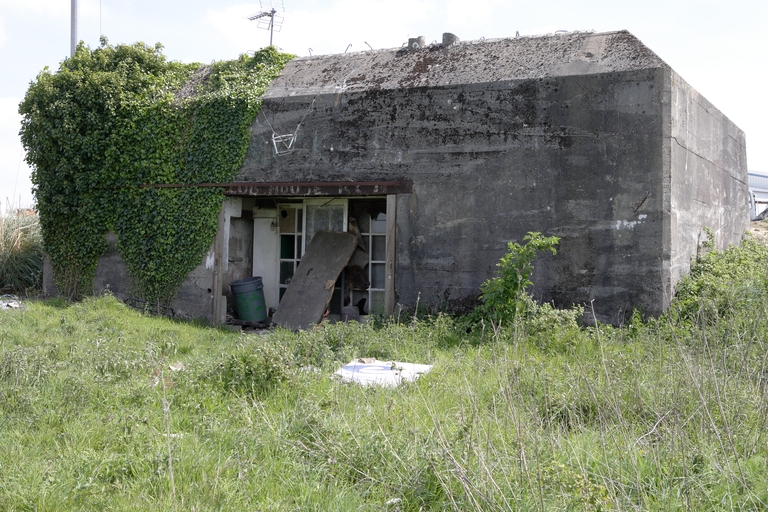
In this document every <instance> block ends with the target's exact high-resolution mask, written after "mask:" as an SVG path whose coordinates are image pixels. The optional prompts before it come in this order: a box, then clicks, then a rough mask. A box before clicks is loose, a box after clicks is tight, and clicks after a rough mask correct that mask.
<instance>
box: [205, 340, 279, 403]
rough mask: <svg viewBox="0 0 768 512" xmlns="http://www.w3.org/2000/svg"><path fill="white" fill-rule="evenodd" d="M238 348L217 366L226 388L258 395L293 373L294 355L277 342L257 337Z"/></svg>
mask: <svg viewBox="0 0 768 512" xmlns="http://www.w3.org/2000/svg"><path fill="white" fill-rule="evenodd" d="M238 348H239V350H237V351H236V352H234V353H232V354H231V355H229V356H228V357H227V358H226V359H225V360H224V362H223V363H222V364H221V365H220V366H219V368H218V372H219V376H220V379H221V382H222V384H223V387H224V389H225V390H229V391H234V392H236V393H242V394H248V395H250V396H252V397H259V396H261V395H263V394H265V393H267V392H268V391H271V390H272V389H274V388H275V387H277V385H278V384H280V383H282V382H287V381H289V380H290V379H291V378H292V377H293V372H294V364H293V357H292V356H291V353H290V352H289V350H288V349H287V347H285V346H283V345H281V344H280V343H271V342H270V341H268V340H264V339H260V338H257V339H256V340H254V341H253V342H251V340H248V341H247V342H246V343H244V344H243V345H241V346H240V347H238Z"/></svg>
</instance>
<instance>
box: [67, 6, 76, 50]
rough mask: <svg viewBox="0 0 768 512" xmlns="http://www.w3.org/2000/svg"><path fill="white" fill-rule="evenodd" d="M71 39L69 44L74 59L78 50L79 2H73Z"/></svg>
mask: <svg viewBox="0 0 768 512" xmlns="http://www.w3.org/2000/svg"><path fill="white" fill-rule="evenodd" d="M70 28H71V38H70V43H69V50H70V57H74V55H75V49H77V0H72V19H71V27H70Z"/></svg>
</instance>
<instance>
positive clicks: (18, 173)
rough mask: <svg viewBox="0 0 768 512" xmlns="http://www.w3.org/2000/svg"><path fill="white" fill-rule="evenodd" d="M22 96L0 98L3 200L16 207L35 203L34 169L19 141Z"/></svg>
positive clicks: (0, 154)
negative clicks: (25, 158)
mask: <svg viewBox="0 0 768 512" xmlns="http://www.w3.org/2000/svg"><path fill="white" fill-rule="evenodd" d="M20 101H21V100H20V99H19V98H0V201H2V205H3V208H4V207H5V205H6V203H7V202H11V203H12V205H13V206H30V205H32V202H33V200H32V190H31V189H32V182H31V181H30V173H31V169H30V168H29V167H28V166H27V164H26V163H25V162H24V151H23V149H22V146H21V140H19V128H20V127H21V115H19V113H18V109H19V102H20Z"/></svg>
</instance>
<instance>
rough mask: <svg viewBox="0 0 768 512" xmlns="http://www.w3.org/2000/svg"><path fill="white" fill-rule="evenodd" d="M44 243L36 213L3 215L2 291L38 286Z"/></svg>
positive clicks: (0, 221)
mask: <svg viewBox="0 0 768 512" xmlns="http://www.w3.org/2000/svg"><path fill="white" fill-rule="evenodd" d="M42 275H43V244H42V237H41V234H40V224H39V222H38V218H37V215H6V216H3V217H0V294H2V293H14V294H23V293H25V292H26V291H27V290H32V289H38V288H39V287H40V284H41V282H42Z"/></svg>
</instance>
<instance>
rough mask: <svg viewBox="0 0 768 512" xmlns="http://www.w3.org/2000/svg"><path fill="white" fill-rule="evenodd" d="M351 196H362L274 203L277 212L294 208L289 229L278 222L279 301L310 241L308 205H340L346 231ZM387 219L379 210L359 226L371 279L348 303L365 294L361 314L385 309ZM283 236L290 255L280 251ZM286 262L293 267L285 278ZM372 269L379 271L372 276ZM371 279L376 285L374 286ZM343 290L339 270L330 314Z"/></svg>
mask: <svg viewBox="0 0 768 512" xmlns="http://www.w3.org/2000/svg"><path fill="white" fill-rule="evenodd" d="M366 198H368V199H375V200H381V201H386V200H387V199H386V196H385V197H381V196H372V197H366ZM350 199H364V198H358V197H355V198H333V199H329V198H327V197H324V198H304V199H302V200H301V202H291V203H289V202H285V203H278V204H277V211H278V216H280V215H281V212H282V211H283V210H294V211H295V212H296V213H295V214H294V215H290V214H289V217H292V218H293V222H294V225H293V228H292V229H293V231H292V232H284V231H283V229H282V228H283V226H284V223H283V222H278V237H279V242H278V251H279V252H280V254H278V273H279V275H278V280H277V281H278V284H277V286H278V290H277V297H278V303H279V301H280V300H282V297H283V294H284V293H285V290H286V289H287V288H288V285H289V284H290V278H291V277H292V275H293V272H295V270H296V268H297V267H298V266H299V263H300V262H301V257H302V256H303V255H304V252H305V250H306V247H307V246H308V245H309V242H310V240H311V238H310V236H309V235H310V233H308V232H307V229H308V224H310V221H309V220H308V219H309V216H310V215H309V213H308V211H307V209H308V207H309V208H313V207H320V208H322V207H338V206H343V226H344V227H345V228H344V231H345V232H346V231H347V227H348V226H349V201H350ZM299 212H301V213H299ZM299 222H300V223H301V225H300V226H298V225H297V224H298V223H299ZM389 222H390V221H388V220H387V214H386V213H380V214H378V215H377V219H373V218H372V219H371V220H370V223H369V226H368V227H367V229H366V230H365V231H363V230H362V229H361V235H362V237H363V241H364V244H365V246H366V247H365V248H366V251H367V253H368V263H367V265H366V274H367V277H368V280H369V282H370V283H371V286H369V288H368V289H367V290H365V291H360V290H356V291H354V292H353V294H352V297H353V299H352V302H351V303H350V305H352V304H355V303H356V302H357V301H358V300H359V299H360V298H362V297H363V296H364V297H365V298H366V304H365V313H364V314H385V313H386V311H387V295H388V293H387V279H388V274H389V273H391V272H390V270H389V269H388V263H389V261H388V257H391V256H390V253H391V250H390V243H392V241H391V240H390V239H389V236H388V232H387V226H388V225H389ZM310 229H311V226H310ZM283 237H292V238H293V240H292V241H293V243H292V246H293V250H294V253H293V255H291V256H290V257H288V256H286V255H285V253H284V252H283V248H284V246H283ZM374 246H376V255H374ZM297 248H298V249H300V250H301V254H297V253H296V249H297ZM375 256H376V257H375ZM379 256H380V257H379ZM286 264H292V268H291V269H290V274H291V275H290V276H287V280H286V279H285V278H284V272H287V270H286V269H285V268H284V267H285V265H286ZM377 269H378V270H377ZM374 272H378V274H377V275H376V277H375V278H374ZM374 281H375V284H376V285H377V286H374ZM343 291H344V283H343V274H342V276H339V280H338V281H337V282H336V285H335V287H334V293H333V297H332V298H331V306H332V307H331V315H332V318H333V317H335V316H337V315H339V314H340V308H341V306H342V305H343V300H344V297H343Z"/></svg>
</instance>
